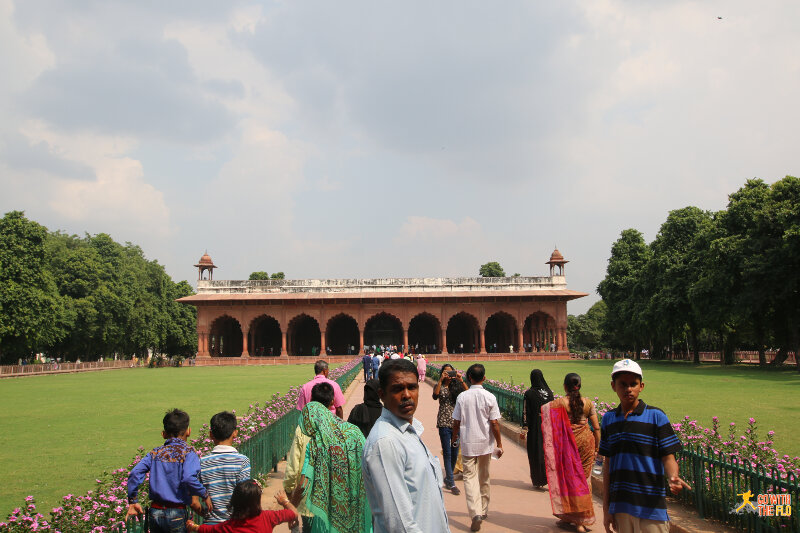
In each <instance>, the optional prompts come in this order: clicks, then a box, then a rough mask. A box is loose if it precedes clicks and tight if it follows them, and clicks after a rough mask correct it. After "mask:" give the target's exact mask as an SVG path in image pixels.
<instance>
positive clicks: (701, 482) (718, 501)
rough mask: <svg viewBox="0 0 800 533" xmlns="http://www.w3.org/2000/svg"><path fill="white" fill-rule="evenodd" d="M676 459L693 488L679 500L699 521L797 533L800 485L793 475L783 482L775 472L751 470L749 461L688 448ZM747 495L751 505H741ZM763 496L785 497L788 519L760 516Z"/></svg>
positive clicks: (771, 532) (763, 532) (757, 532)
mask: <svg viewBox="0 0 800 533" xmlns="http://www.w3.org/2000/svg"><path fill="white" fill-rule="evenodd" d="M676 458H677V460H678V464H679V465H680V470H681V475H682V476H683V477H684V479H686V481H687V482H688V483H689V484H690V485H691V486H692V488H691V490H683V491H682V492H681V495H680V496H679V499H680V500H681V501H683V502H685V503H688V504H691V505H693V506H694V507H695V509H696V510H697V513H698V514H699V515H700V518H713V519H715V520H719V521H720V522H723V523H725V524H728V525H731V526H733V527H735V528H737V529H739V530H741V531H747V532H751V533H778V532H784V531H787V532H788V531H800V515H798V513H797V509H796V506H797V502H798V498H800V483H799V482H798V479H797V476H795V475H794V474H793V473H791V472H790V473H788V475H787V477H786V478H783V479H782V478H781V477H780V475H779V474H780V473H779V472H778V471H777V470H776V469H775V468H771V469H765V468H764V467H762V466H760V465H759V466H757V467H752V466H751V465H750V462H749V461H742V460H739V459H738V458H736V457H725V456H722V455H719V454H714V453H713V452H712V451H711V450H710V449H706V450H702V449H700V448H696V447H694V446H691V445H689V446H686V447H685V448H684V449H683V450H682V451H680V452H678V454H677V455H676ZM748 491H749V492H750V493H751V494H752V496H751V498H752V502H751V503H752V505H747V504H745V503H744V502H745V499H744V496H743V495H744V494H745V493H747V492H748ZM762 494H767V495H768V494H774V495H777V494H788V495H789V496H790V499H791V505H792V507H793V508H790V510H789V513H787V514H789V515H790V516H759V513H758V511H757V508H758V505H759V502H758V496H759V495H762ZM774 503H775V502H773V507H772V510H773V511H775V506H774ZM737 509H739V512H737ZM784 510H785V509H784Z"/></svg>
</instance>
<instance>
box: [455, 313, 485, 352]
mask: <svg viewBox="0 0 800 533" xmlns="http://www.w3.org/2000/svg"><path fill="white" fill-rule="evenodd" d="M480 350H481V339H480V327H479V325H478V319H477V318H476V317H475V316H474V315H472V314H470V313H467V312H466V311H461V312H460V313H456V314H454V315H453V316H451V317H450V320H448V321H447V351H448V352H449V353H478V352H480Z"/></svg>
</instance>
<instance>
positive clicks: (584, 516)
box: [542, 373, 600, 532]
mask: <svg viewBox="0 0 800 533" xmlns="http://www.w3.org/2000/svg"><path fill="white" fill-rule="evenodd" d="M580 390H581V377H580V376H579V375H578V374H574V373H570V374H567V375H566V376H565V377H564V392H566V396H562V397H561V398H558V399H556V400H553V401H552V402H550V403H548V404H546V405H544V406H542V437H543V444H544V458H545V468H546V471H547V484H548V490H549V492H550V504H551V506H552V508H553V514H554V515H555V516H556V517H557V518H559V519H561V520H563V521H565V522H569V523H571V524H575V525H576V526H577V530H578V531H579V532H584V531H586V526H589V525H592V524H594V521H595V518H594V506H593V504H592V491H591V488H590V486H589V483H588V482H587V480H588V478H589V475H590V474H591V472H592V462H593V461H594V459H595V457H596V456H597V450H598V448H599V446H600V424H599V423H598V421H597V413H596V412H595V408H594V404H593V403H592V401H591V400H589V399H588V398H583V397H581V392H580ZM589 422H591V423H592V427H591V428H590V427H589ZM592 428H594V431H592Z"/></svg>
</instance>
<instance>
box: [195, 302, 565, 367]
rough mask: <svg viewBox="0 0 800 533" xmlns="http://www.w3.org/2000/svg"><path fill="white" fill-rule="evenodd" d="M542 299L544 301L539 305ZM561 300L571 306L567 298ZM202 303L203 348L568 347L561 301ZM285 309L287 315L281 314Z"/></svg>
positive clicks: (220, 352) (211, 351)
mask: <svg viewBox="0 0 800 533" xmlns="http://www.w3.org/2000/svg"><path fill="white" fill-rule="evenodd" d="M540 307H542V306H540ZM562 307H563V309H564V311H566V306H563V304H562ZM325 311H326V310H322V309H304V310H296V311H295V312H292V311H291V310H288V309H285V308H284V309H278V312H275V311H272V312H270V310H263V309H261V310H259V309H246V308H244V309H243V308H241V307H240V308H239V309H236V308H233V309H224V308H211V307H204V306H201V307H199V309H198V356H200V357H207V356H211V357H239V356H241V357H270V356H271V357H280V356H316V355H320V354H326V353H327V349H328V348H330V353H331V355H346V354H356V353H363V349H364V346H365V345H366V346H369V347H371V346H372V345H375V346H380V345H384V346H385V345H397V346H403V347H404V349H405V350H408V349H409V348H411V349H412V350H413V351H417V352H420V353H509V352H512V351H513V352H515V353H520V352H552V351H555V352H563V351H566V350H567V334H566V316H561V315H564V314H565V313H559V307H558V306H556V305H553V306H551V308H549V309H541V308H539V309H537V310H532V309H517V310H507V309H503V308H501V307H498V308H496V309H492V308H487V307H480V308H478V309H451V310H446V311H441V310H440V311H439V312H436V311H434V310H429V309H416V310H415V309H408V308H406V309H402V308H401V309H389V310H386V309H355V310H348V309H344V310H336V311H334V312H325ZM282 315H283V316H282Z"/></svg>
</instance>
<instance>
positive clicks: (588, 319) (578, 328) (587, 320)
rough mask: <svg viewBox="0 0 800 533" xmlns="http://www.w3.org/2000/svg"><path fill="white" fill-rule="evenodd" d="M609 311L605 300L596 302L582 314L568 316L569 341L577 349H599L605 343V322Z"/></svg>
mask: <svg viewBox="0 0 800 533" xmlns="http://www.w3.org/2000/svg"><path fill="white" fill-rule="evenodd" d="M606 312H607V306H606V303H605V302H604V301H603V300H600V301H598V302H595V304H594V305H592V307H590V308H589V310H588V311H586V313H584V314H582V315H577V316H575V315H569V316H568V317H567V342H568V344H569V346H570V347H573V348H576V349H587V350H597V349H598V348H600V347H602V345H603V337H604V331H603V324H604V322H605V318H606Z"/></svg>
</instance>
